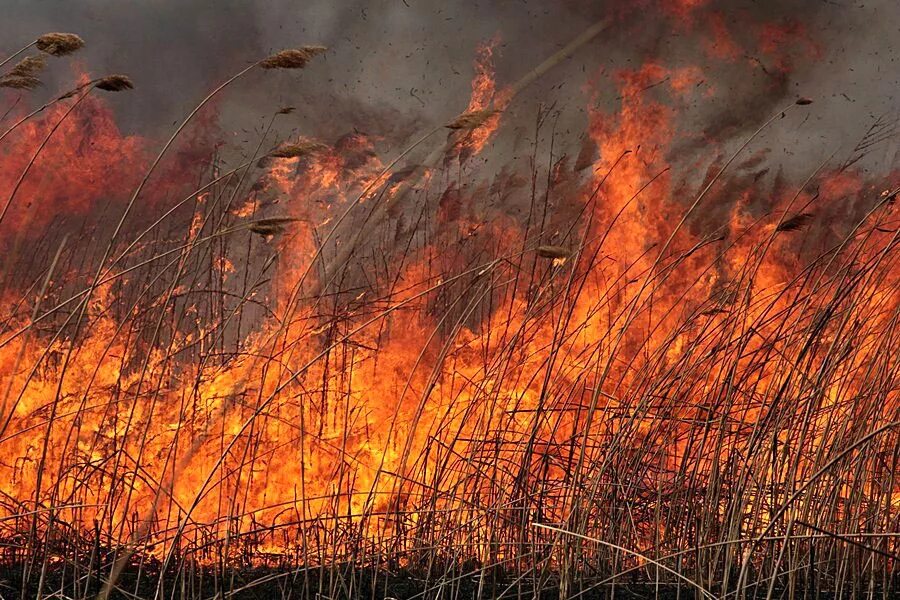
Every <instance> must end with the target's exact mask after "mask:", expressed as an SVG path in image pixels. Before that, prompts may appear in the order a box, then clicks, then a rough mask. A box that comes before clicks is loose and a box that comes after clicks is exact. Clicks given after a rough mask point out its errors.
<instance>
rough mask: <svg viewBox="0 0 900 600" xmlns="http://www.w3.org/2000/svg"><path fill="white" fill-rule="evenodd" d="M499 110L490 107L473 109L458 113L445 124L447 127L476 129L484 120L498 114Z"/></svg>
mask: <svg viewBox="0 0 900 600" xmlns="http://www.w3.org/2000/svg"><path fill="white" fill-rule="evenodd" d="M499 112H500V111H499V110H496V109H492V108H486V109H483V110H473V111H472V112H467V113H463V114H461V115H459V116H458V117H456V118H455V119H453V120H452V121H450V122H449V123H447V124H446V125H444V127H446V128H447V129H478V128H479V127H481V126H482V125H484V123H485V121H487V120H488V119H490V118H491V117H493V116H494V115H496V114H498V113H499Z"/></svg>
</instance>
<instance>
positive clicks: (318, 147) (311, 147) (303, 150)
mask: <svg viewBox="0 0 900 600" xmlns="http://www.w3.org/2000/svg"><path fill="white" fill-rule="evenodd" d="M327 149H328V146H326V145H325V144H321V143H319V142H297V143H291V142H288V143H285V144H282V145H281V146H279V147H277V148H275V149H274V150H272V151H271V152H269V156H271V157H272V158H298V157H302V156H308V155H310V154H315V153H316V152H323V151H325V150H327Z"/></svg>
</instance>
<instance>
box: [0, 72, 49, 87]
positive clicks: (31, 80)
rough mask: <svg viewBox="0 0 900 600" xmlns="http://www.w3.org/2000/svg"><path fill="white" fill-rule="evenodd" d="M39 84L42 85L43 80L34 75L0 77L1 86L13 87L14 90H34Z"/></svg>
mask: <svg viewBox="0 0 900 600" xmlns="http://www.w3.org/2000/svg"><path fill="white" fill-rule="evenodd" d="M39 85H41V80H40V79H38V78H37V77H34V76H32V75H28V76H25V77H3V78H0V87H5V88H11V89H14V90H33V89H34V88H36V87H38V86H39Z"/></svg>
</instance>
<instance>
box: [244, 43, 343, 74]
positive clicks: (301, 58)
mask: <svg viewBox="0 0 900 600" xmlns="http://www.w3.org/2000/svg"><path fill="white" fill-rule="evenodd" d="M325 50H327V48H325V47H324V46H302V47H300V48H291V49H289V50H282V51H281V52H277V53H275V54H273V55H272V56H269V57H268V58H264V59H263V60H261V61H260V63H259V66H260V67H262V68H263V69H302V68H304V67H305V66H306V65H307V64H308V63H309V61H310V60H312V59H313V58H315V57H316V56H318V55H320V54H322V53H323V52H325Z"/></svg>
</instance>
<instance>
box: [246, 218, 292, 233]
mask: <svg viewBox="0 0 900 600" xmlns="http://www.w3.org/2000/svg"><path fill="white" fill-rule="evenodd" d="M296 221H299V219H295V218H293V217H272V218H269V219H259V220H258V221H254V222H253V223H251V224H250V227H249V229H250V231H252V232H253V233H256V234H258V235H262V236H270V235H275V234H276V233H281V232H282V231H284V226H285V225H287V224H288V223H294V222H296Z"/></svg>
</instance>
